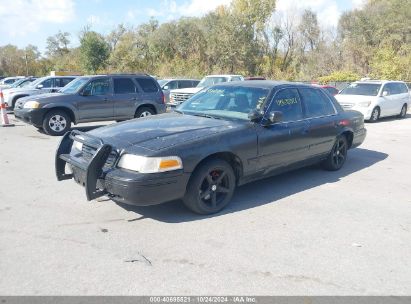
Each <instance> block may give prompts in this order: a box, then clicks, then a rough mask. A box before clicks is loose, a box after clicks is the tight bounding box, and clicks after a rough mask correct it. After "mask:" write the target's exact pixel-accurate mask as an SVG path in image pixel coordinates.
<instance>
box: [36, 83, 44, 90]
mask: <svg viewBox="0 0 411 304" xmlns="http://www.w3.org/2000/svg"><path fill="white" fill-rule="evenodd" d="M43 87H44V86H43V85H42V84H38V85H37V87H36V88H37V89H42V88H43Z"/></svg>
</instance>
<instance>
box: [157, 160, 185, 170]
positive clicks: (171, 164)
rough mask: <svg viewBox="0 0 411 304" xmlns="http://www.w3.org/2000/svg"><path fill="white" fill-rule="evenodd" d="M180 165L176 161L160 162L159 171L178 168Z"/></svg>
mask: <svg viewBox="0 0 411 304" xmlns="http://www.w3.org/2000/svg"><path fill="white" fill-rule="evenodd" d="M179 166H180V163H179V161H178V160H176V159H167V160H162V161H161V162H160V166H159V167H160V169H168V168H174V167H179Z"/></svg>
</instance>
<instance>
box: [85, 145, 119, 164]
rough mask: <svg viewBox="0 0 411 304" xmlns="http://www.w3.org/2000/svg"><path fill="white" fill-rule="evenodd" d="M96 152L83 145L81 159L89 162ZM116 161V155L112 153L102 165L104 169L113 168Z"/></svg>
mask: <svg viewBox="0 0 411 304" xmlns="http://www.w3.org/2000/svg"><path fill="white" fill-rule="evenodd" d="M96 151H97V150H96V149H95V148H93V147H90V146H87V145H85V144H83V147H82V149H81V154H82V157H83V158H84V159H85V160H86V161H91V158H92V157H93V156H94V154H95V153H96ZM116 159H117V153H116V152H115V151H112V152H111V153H110V155H109V156H108V158H107V161H106V163H105V164H104V167H106V168H110V167H113V165H114V163H115V162H116Z"/></svg>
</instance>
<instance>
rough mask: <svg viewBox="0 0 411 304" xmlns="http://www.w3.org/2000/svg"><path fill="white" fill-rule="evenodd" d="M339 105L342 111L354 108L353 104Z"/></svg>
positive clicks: (344, 103)
mask: <svg viewBox="0 0 411 304" xmlns="http://www.w3.org/2000/svg"><path fill="white" fill-rule="evenodd" d="M340 105H341V106H342V107H343V109H345V110H347V109H351V108H352V107H353V106H354V104H353V103H348V102H343V103H340Z"/></svg>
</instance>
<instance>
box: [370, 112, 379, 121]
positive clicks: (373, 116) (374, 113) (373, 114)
mask: <svg viewBox="0 0 411 304" xmlns="http://www.w3.org/2000/svg"><path fill="white" fill-rule="evenodd" d="M378 115H379V112H378V109H374V111H373V112H372V119H373V120H377V119H378Z"/></svg>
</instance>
